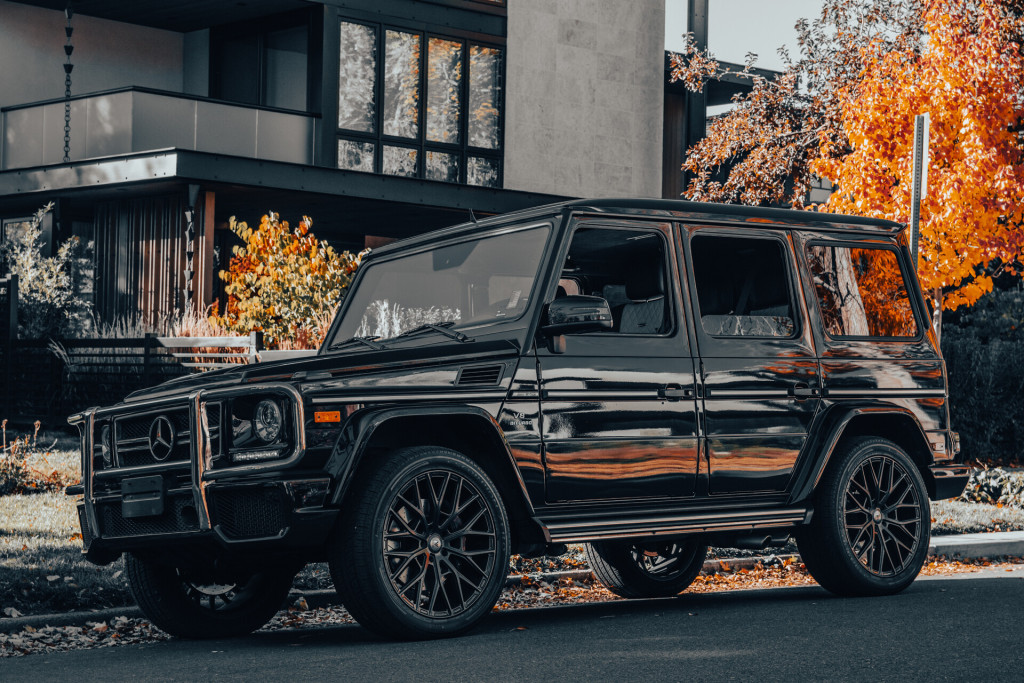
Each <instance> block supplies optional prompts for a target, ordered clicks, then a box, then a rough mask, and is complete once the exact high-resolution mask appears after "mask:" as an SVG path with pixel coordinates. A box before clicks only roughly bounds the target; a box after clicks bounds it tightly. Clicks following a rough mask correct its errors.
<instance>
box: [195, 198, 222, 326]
mask: <svg viewBox="0 0 1024 683" xmlns="http://www.w3.org/2000/svg"><path fill="white" fill-rule="evenodd" d="M197 204H198V206H196V214H197V215H196V217H195V232H196V237H195V254H194V256H193V259H194V263H195V281H194V282H195V284H194V286H193V289H192V306H193V307H194V308H195V309H196V310H197V311H205V310H206V308H207V306H209V305H210V304H212V303H213V280H214V278H216V277H217V273H216V272H215V269H214V265H213V246H214V237H213V228H214V211H215V209H216V204H217V202H216V193H215V192H211V191H210V190H207V191H205V192H202V193H200V195H199V200H198V202H197Z"/></svg>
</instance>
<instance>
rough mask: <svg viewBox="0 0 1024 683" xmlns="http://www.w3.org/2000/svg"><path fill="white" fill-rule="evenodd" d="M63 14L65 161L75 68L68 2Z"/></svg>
mask: <svg viewBox="0 0 1024 683" xmlns="http://www.w3.org/2000/svg"><path fill="white" fill-rule="evenodd" d="M64 16H65V17H66V18H67V25H66V26H65V27H64V34H65V35H66V36H67V42H66V43H65V44H64V55H65V56H66V57H67V61H66V62H64V163H67V162H69V161H71V70H72V69H74V68H75V65H74V64H72V63H71V53H72V52H74V51H75V46H74V45H72V44H71V34H73V33H74V32H75V29H74V28H73V27H72V26H71V18H72V17H73V16H75V11H74V9H73V8H72V7H71V3H70V2H68V6H67V7H66V8H65V9H64Z"/></svg>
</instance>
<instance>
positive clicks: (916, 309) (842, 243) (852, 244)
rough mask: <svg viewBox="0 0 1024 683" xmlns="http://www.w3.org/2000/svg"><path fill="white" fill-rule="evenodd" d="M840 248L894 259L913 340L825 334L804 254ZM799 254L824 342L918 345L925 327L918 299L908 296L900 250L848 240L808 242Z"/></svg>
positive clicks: (909, 285) (909, 289)
mask: <svg viewBox="0 0 1024 683" xmlns="http://www.w3.org/2000/svg"><path fill="white" fill-rule="evenodd" d="M818 246H824V247H840V248H846V249H879V250H883V251H889V252H892V253H893V254H895V256H896V265H897V266H899V269H900V277H902V278H903V287H904V289H905V290H906V292H907V300H908V301H909V303H910V312H911V315H913V316H914V325H915V327H916V328H917V335H915V336H913V337H879V336H868V335H833V334H831V333H829V331H828V329H827V328H826V326H825V312H824V311H823V310H822V307H821V297H820V296H818V286H817V284H815V282H814V273H813V272H812V271H811V263H810V258H809V254H808V251H809V250H810V248H811V247H818ZM802 252H803V253H802V254H800V258H801V259H803V261H804V267H805V268H806V272H807V277H808V283H807V284H808V285H809V289H810V291H811V296H812V297H813V298H814V305H815V306H816V309H817V313H818V320H819V322H820V325H821V333H822V334H823V335H824V336H825V338H826V339H827V340H830V341H836V342H886V343H896V344H914V343H919V342H920V341H921V340H922V339H924V335H925V330H926V328H927V325H922V319H923V316H922V313H923V311H921V310H920V306H919V302H918V301H916V299H917V298H918V297H916V296H912V295H911V294H912V292H915V291H916V290H915V288H914V287H913V285H912V283H911V282H910V281H909V280H907V274H908V273H909V272H910V271H909V269H908V266H909V264H908V263H906V262H905V260H904V259H903V253H902V250H901V249H900V248H899V247H897V246H896V245H893V244H881V243H878V242H856V241H849V240H837V241H832V240H823V239H810V240H807V241H806V242H804V245H803V249H802Z"/></svg>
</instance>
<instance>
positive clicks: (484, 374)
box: [455, 365, 505, 387]
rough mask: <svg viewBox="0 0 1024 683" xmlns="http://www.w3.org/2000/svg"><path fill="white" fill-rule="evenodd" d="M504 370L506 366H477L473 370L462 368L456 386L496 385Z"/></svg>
mask: <svg viewBox="0 0 1024 683" xmlns="http://www.w3.org/2000/svg"><path fill="white" fill-rule="evenodd" d="M504 369H505V366H504V365H477V366H474V367H471V368H462V369H461V370H459V376H458V378H457V379H456V380H455V386H457V387H465V386H480V385H495V384H497V383H498V382H499V381H500V380H501V373H502V371H503V370H504Z"/></svg>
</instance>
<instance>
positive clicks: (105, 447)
mask: <svg viewBox="0 0 1024 683" xmlns="http://www.w3.org/2000/svg"><path fill="white" fill-rule="evenodd" d="M100 454H101V455H102V456H103V467H104V469H108V468H110V466H111V465H112V464H113V455H114V452H113V449H112V448H111V444H110V425H103V429H101V430H100Z"/></svg>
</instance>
